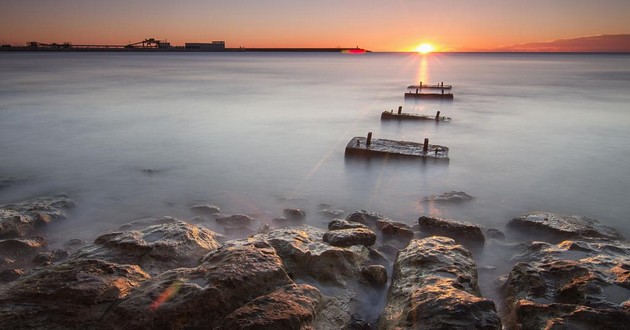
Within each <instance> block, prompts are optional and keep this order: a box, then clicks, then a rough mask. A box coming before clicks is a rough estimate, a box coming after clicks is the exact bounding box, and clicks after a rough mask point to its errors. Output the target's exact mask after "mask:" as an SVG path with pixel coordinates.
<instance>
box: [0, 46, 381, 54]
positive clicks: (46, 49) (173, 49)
mask: <svg viewBox="0 0 630 330" xmlns="http://www.w3.org/2000/svg"><path fill="white" fill-rule="evenodd" d="M0 52H72V53H75V52H79V53H81V52H108V53H109V52H114V53H136V52H139V53H182V52H184V53H235V52H238V53H243V52H299V53H301V52H307V53H345V52H349V53H369V52H371V51H369V50H366V49H363V48H225V49H190V48H184V47H169V48H113V47H112V48H109V47H99V48H74V47H70V48H63V47H29V46H10V47H8V46H3V47H0Z"/></svg>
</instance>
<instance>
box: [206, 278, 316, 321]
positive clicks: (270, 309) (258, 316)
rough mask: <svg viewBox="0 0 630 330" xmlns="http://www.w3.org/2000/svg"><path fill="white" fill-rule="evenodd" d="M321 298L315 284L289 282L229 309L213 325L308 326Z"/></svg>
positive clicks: (313, 317)
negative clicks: (222, 318) (229, 311)
mask: <svg viewBox="0 0 630 330" xmlns="http://www.w3.org/2000/svg"><path fill="white" fill-rule="evenodd" d="M321 300H322V295H321V293H320V292H319V290H318V289H317V288H315V287H312V286H310V285H307V284H302V285H297V284H292V285H288V286H285V287H282V288H280V289H278V290H276V291H274V292H272V293H270V294H268V295H264V296H262V297H258V298H256V299H254V300H252V301H251V302H249V303H247V304H245V305H244V306H242V307H240V308H239V309H237V310H235V311H234V312H232V313H230V314H229V315H228V316H227V317H225V319H224V320H223V322H221V325H220V326H219V327H218V328H216V329H217V330H220V329H224V330H232V329H304V328H310V326H311V325H312V323H313V320H314V319H315V316H316V313H317V310H318V306H319V304H320V302H321Z"/></svg>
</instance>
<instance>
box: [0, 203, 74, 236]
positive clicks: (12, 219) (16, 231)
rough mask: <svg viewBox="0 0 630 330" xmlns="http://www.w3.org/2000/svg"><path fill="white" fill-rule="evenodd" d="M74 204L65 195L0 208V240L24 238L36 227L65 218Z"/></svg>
mask: <svg viewBox="0 0 630 330" xmlns="http://www.w3.org/2000/svg"><path fill="white" fill-rule="evenodd" d="M74 206H75V203H74V202H73V201H72V200H70V199H69V198H68V196H66V195H58V196H52V197H42V198H36V199H31V200H27V201H24V202H20V203H14V204H5V205H2V206H0V238H13V237H24V236H27V235H29V234H30V233H31V232H33V230H35V228H36V227H39V226H44V225H47V224H49V223H50V222H52V221H57V220H62V219H65V218H66V213H65V212H66V210H68V209H70V208H72V207H74Z"/></svg>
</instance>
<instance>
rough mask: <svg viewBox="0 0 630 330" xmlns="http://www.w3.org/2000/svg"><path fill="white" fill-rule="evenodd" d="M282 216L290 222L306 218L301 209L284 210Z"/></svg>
mask: <svg viewBox="0 0 630 330" xmlns="http://www.w3.org/2000/svg"><path fill="white" fill-rule="evenodd" d="M282 215H283V216H284V217H285V218H287V219H290V220H303V219H304V218H305V217H306V212H304V210H302V209H284V210H283V211H282Z"/></svg>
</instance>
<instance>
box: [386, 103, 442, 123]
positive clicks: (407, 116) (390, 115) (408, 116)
mask: <svg viewBox="0 0 630 330" xmlns="http://www.w3.org/2000/svg"><path fill="white" fill-rule="evenodd" d="M381 120H429V121H437V122H440V121H451V118H450V117H445V116H441V117H440V111H438V112H437V113H436V114H435V116H431V115H421V114H416V113H405V112H402V106H399V107H398V113H394V110H391V111H383V112H382V113H381Z"/></svg>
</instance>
